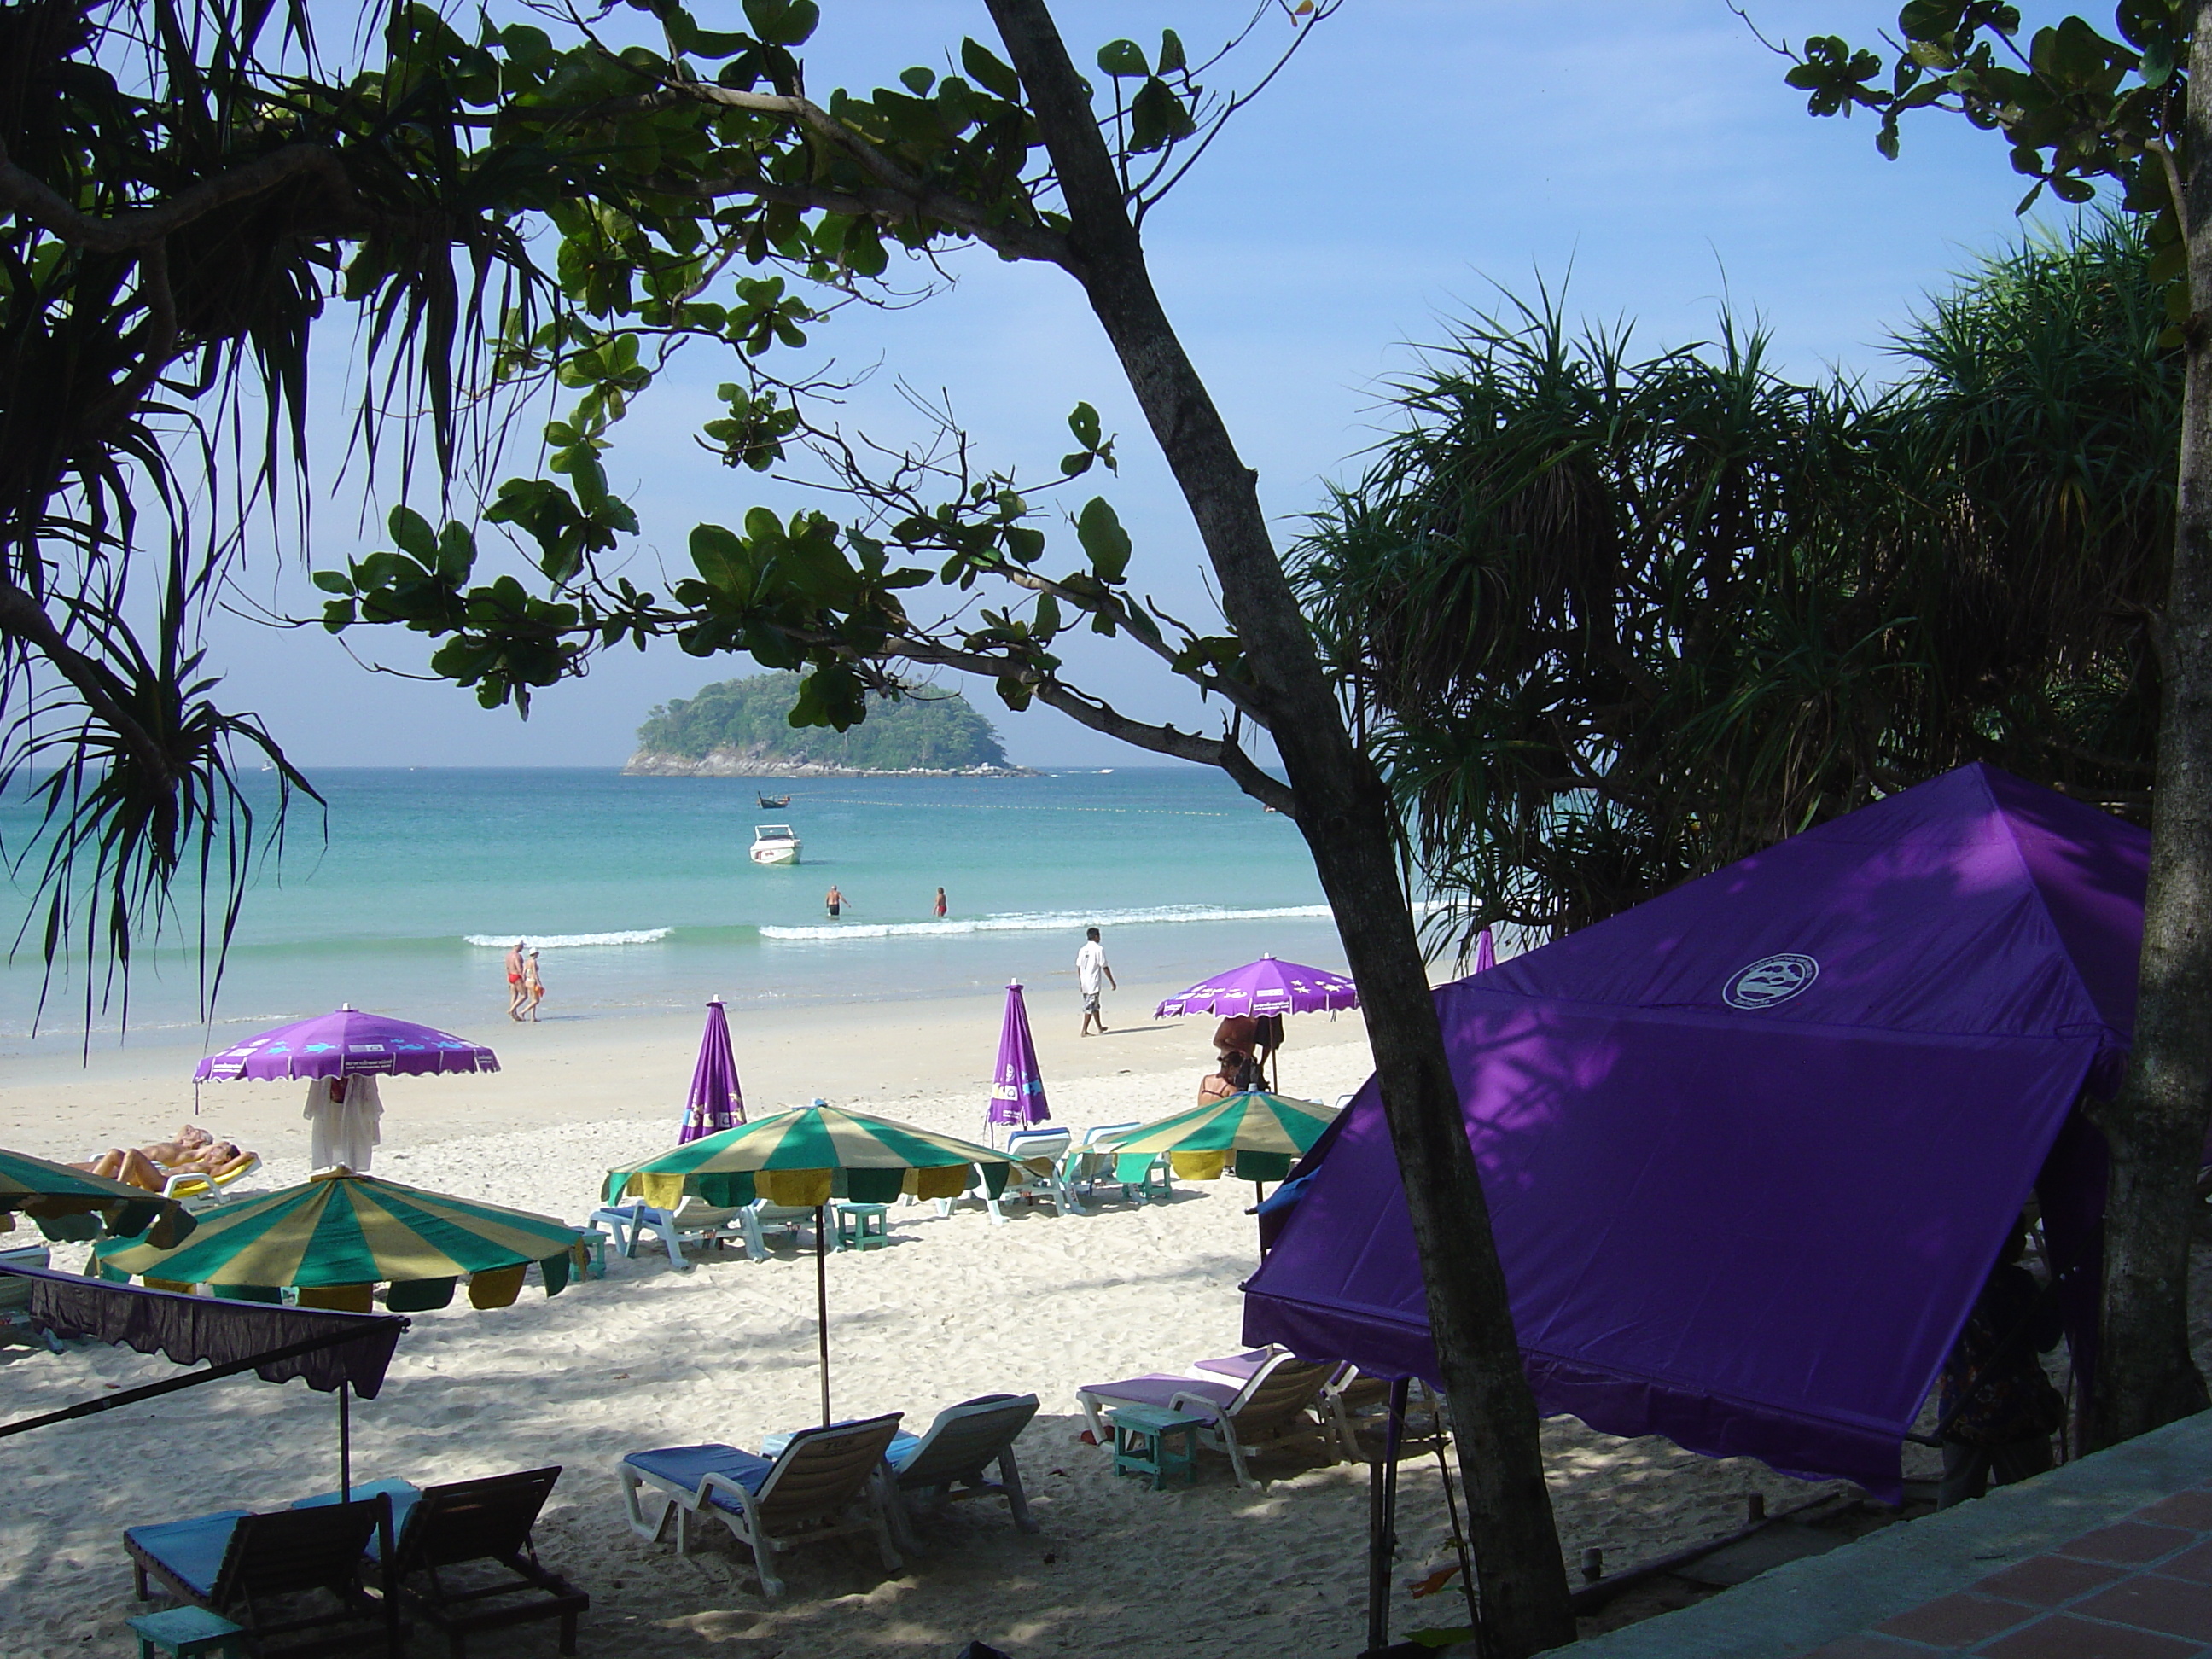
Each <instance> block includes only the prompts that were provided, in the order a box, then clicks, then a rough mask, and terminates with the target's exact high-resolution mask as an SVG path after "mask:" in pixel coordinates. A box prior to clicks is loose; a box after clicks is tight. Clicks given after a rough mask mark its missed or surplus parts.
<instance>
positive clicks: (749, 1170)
mask: <svg viewBox="0 0 2212 1659" xmlns="http://www.w3.org/2000/svg"><path fill="white" fill-rule="evenodd" d="M1013 1164H1014V1160H1013V1159H1012V1158H1008V1157H1007V1156H1006V1154H1005V1153H1004V1152H996V1151H994V1150H993V1149H992V1148H990V1147H988V1146H977V1145H976V1144H975V1142H974V1141H972V1140H963V1139H960V1137H959V1136H957V1135H941V1134H939V1133H936V1132H935V1131H934V1130H931V1129H917V1128H915V1127H914V1125H912V1124H911V1123H898V1122H895V1121H892V1120H891V1119H890V1118H887V1117H875V1116H872V1115H870V1114H868V1113H866V1112H848V1111H845V1110H843V1109H841V1108H838V1107H835V1106H831V1105H829V1104H827V1103H824V1102H822V1101H819V1100H817V1101H816V1102H815V1103H813V1104H812V1105H811V1106H807V1107H803V1108H801V1109H799V1110H797V1111H791V1112H778V1113H776V1114H775V1115H774V1116H773V1117H763V1118H758V1119H756V1120H755V1121H752V1122H750V1123H740V1124H739V1125H738V1127H736V1128H734V1129H725V1130H723V1131H722V1132H721V1133H719V1134H711V1135H705V1136H702V1137H701V1138H700V1139H697V1140H690V1141H686V1142H684V1145H682V1146H672V1147H671V1148H670V1149H669V1150H668V1151H666V1152H660V1153H658V1154H656V1155H655V1156H653V1157H652V1158H647V1159H646V1160H645V1161H644V1162H643V1163H641V1164H633V1165H631V1166H630V1167H629V1169H626V1170H608V1171H607V1184H606V1196H607V1201H608V1202H609V1203H610V1204H612V1203H616V1202H618V1201H619V1200H623V1199H624V1198H629V1199H631V1200H635V1201H637V1202H641V1203H644V1204H647V1205H650V1206H652V1207H653V1208H654V1209H657V1210H672V1209H674V1208H675V1207H676V1206H677V1204H678V1201H680V1200H682V1198H683V1196H684V1194H686V1193H690V1194H695V1195H696V1196H697V1197H698V1198H699V1199H701V1200H703V1201H704V1202H706V1203H708V1204H712V1205H714V1206H717V1207H718V1208H726V1207H730V1206H736V1205H739V1204H750V1203H751V1202H753V1201H754V1200H756V1199H760V1200H765V1201H766V1202H768V1203H770V1204H784V1205H789V1206H793V1208H809V1207H811V1209H812V1210H813V1212H814V1318H815V1330H816V1346H817V1348H818V1349H819V1351H820V1355H821V1364H822V1420H823V1422H824V1423H825V1424H826V1423H828V1422H829V1268H828V1267H827V1266H825V1265H824V1261H823V1252H824V1249H825V1243H824V1237H825V1235H826V1234H827V1233H828V1231H829V1226H828V1218H827V1216H826V1215H825V1214H824V1213H823V1211H824V1209H825V1207H826V1206H828V1205H829V1202H830V1201H831V1200H833V1199H841V1198H842V1199H843V1200H846V1201H847V1202H848V1203H852V1204H888V1203H890V1201H891V1200H893V1199H895V1198H897V1197H899V1196H901V1195H902V1194H903V1195H905V1196H907V1197H909V1198H957V1197H959V1196H960V1194H963V1193H964V1192H966V1191H967V1190H968V1188H969V1183H970V1182H972V1181H973V1180H974V1179H975V1177H974V1176H973V1175H972V1174H971V1173H970V1171H971V1170H975V1169H981V1170H982V1172H983V1182H984V1185H985V1186H986V1188H987V1189H988V1190H989V1192H990V1194H991V1196H992V1197H994V1198H996V1197H997V1196H998V1195H999V1194H1000V1193H1001V1192H1002V1191H1004V1190H1005V1188H1006V1177H1007V1176H1008V1174H1009V1173H1011V1171H1012V1168H1013ZM1046 1167H1049V1165H1047V1166H1046Z"/></svg>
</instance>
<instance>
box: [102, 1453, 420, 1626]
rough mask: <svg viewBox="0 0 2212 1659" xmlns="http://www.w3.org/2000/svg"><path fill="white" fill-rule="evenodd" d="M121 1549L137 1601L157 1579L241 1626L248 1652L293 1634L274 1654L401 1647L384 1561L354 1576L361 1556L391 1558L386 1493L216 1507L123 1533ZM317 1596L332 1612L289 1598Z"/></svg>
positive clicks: (175, 1593)
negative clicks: (280, 1505)
mask: <svg viewBox="0 0 2212 1659" xmlns="http://www.w3.org/2000/svg"><path fill="white" fill-rule="evenodd" d="M123 1547H124V1548H125V1550H127V1551H128V1552H129V1553H130V1555H131V1572H132V1576H133V1577H134V1578H135V1580H136V1581H137V1592H138V1599H139V1600H140V1601H147V1600H149V1596H150V1591H149V1580H159V1581H160V1583H161V1585H162V1586H163V1587H164V1588H165V1589H167V1590H168V1592H169V1593H170V1594H171V1595H173V1596H174V1597H175V1598H176V1599H177V1600H179V1601H189V1602H191V1604H192V1605H193V1606H195V1607H205V1608H206V1609H207V1610H208V1611H209V1612H210V1613H217V1614H220V1615H221V1616H222V1617H223V1618H225V1619H228V1620H231V1621H232V1622H233V1623H234V1624H237V1625H239V1626H242V1627H243V1628H244V1629H245V1631H246V1640H247V1641H248V1642H249V1643H250V1644H252V1647H253V1650H254V1651H256V1652H259V1651H261V1650H263V1648H264V1645H265V1644H268V1643H269V1642H270V1639H271V1638H280V1637H281V1638H301V1639H300V1640H298V1641H296V1642H295V1641H293V1640H289V1639H287V1640H285V1641H284V1642H283V1644H282V1645H281V1648H280V1651H282V1652H283V1653H284V1654H286V1655H287V1656H289V1655H293V1654H308V1653H331V1652H336V1651H337V1650H340V1649H341V1648H358V1647H362V1646H366V1645H371V1644H374V1645H380V1646H382V1647H383V1648H384V1649H385V1650H386V1652H387V1653H388V1654H389V1655H391V1656H392V1659H398V1655H399V1653H400V1652H401V1650H402V1648H403V1646H404V1642H405V1639H406V1629H405V1626H403V1625H402V1624H401V1623H400V1620H399V1601H398V1597H397V1596H395V1595H393V1594H392V1572H391V1569H390V1567H389V1565H386V1566H382V1567H378V1568H374V1569H372V1570H371V1571H370V1572H368V1574H366V1575H365V1574H364V1572H363V1571H362V1569H363V1565H364V1564H363V1562H362V1557H363V1556H364V1555H367V1556H368V1557H369V1558H370V1559H371V1560H373V1561H378V1562H383V1563H389V1562H390V1561H391V1559H392V1498H391V1495H390V1494H389V1493H388V1492H376V1493H375V1494H374V1496H371V1497H367V1498H357V1499H356V1500H355V1501H354V1502H352V1503H350V1504H323V1505H320V1506H319V1507H317V1508H314V1509H311V1510H275V1511H273V1512H271V1513H269V1514H265V1515H257V1514H254V1513H252V1511H250V1510H221V1511H219V1512H217V1513H216V1514H214V1515H203V1516H195V1517H194V1518H193V1519H191V1520H190V1521H165V1522H159V1523H158V1524H155V1525H153V1526H147V1527H131V1528H126V1529H125V1532H124V1534H123ZM365 1576H366V1577H374V1578H375V1579H377V1580H378V1581H379V1584H380V1594H378V1595H369V1594H368V1593H367V1592H366V1591H365V1590H364V1589H362V1578H363V1577H365ZM312 1595H324V1596H328V1597H329V1598H331V1600H334V1601H336V1602H337V1607H336V1609H335V1610H331V1608H329V1607H327V1606H318V1607H316V1610H314V1611H313V1612H302V1611H301V1607H300V1605H299V1602H298V1601H296V1600H295V1598H299V1597H306V1596H312Z"/></svg>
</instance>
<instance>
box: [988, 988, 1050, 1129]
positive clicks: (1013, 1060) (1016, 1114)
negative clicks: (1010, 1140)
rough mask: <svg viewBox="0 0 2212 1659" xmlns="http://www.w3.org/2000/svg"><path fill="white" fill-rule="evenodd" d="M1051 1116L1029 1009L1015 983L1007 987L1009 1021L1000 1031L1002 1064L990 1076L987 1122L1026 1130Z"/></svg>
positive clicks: (1020, 989) (1000, 1061) (1007, 1016)
mask: <svg viewBox="0 0 2212 1659" xmlns="http://www.w3.org/2000/svg"><path fill="white" fill-rule="evenodd" d="M1051 1115H1052V1111H1051V1109H1050V1108H1049V1107H1048V1106H1047V1105H1046V1104H1045V1099H1044V1079H1043V1077H1042V1075H1041V1074H1040V1073H1038V1071H1037V1057H1036V1041H1035V1040H1034V1039H1033V1038H1031V1036H1030V1011H1029V1006H1028V1005H1027V1004H1026V1003H1024V1001H1023V1000H1022V987H1021V981H1019V980H1016V981H1012V983H1010V984H1009V985H1008V986H1007V987H1006V1023H1005V1024H1003V1025H1001V1026H1000V1028H999V1064H998V1067H997V1069H996V1070H994V1072H993V1073H991V1108H990V1110H989V1111H988V1112H987V1113H985V1114H984V1121H986V1122H989V1123H1006V1124H1012V1125H1013V1126H1014V1127H1018V1128H1024V1129H1025V1128H1027V1127H1030V1125H1031V1124H1034V1123H1042V1122H1043V1121H1045V1119H1047V1118H1048V1117H1050V1116H1051Z"/></svg>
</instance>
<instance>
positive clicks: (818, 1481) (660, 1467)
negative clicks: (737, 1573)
mask: <svg viewBox="0 0 2212 1659" xmlns="http://www.w3.org/2000/svg"><path fill="white" fill-rule="evenodd" d="M898 1424H899V1413H896V1412H893V1413H890V1415H889V1416H888V1417H872V1418H868V1419H866V1420H864V1421H861V1422H857V1423H833V1424H831V1425H829V1426H828V1427H826V1428H819V1429H802V1430H801V1431H799V1433H797V1434H794V1435H793V1436H792V1437H791V1440H790V1442H789V1443H788V1444H787V1445H786V1446H785V1447H784V1448H783V1449H782V1451H781V1453H779V1454H778V1455H777V1456H776V1457H775V1460H774V1461H773V1462H771V1461H770V1460H769V1459H768V1458H765V1457H756V1456H755V1455H753V1454H752V1453H750V1452H746V1451H740V1450H738V1449H737V1448H736V1447H735V1446H724V1445H719V1444H708V1445H703V1446H671V1447H669V1448H667V1449H665V1450H662V1451H649V1452H632V1453H631V1454H630V1455H629V1456H627V1457H625V1458H623V1460H622V1462H619V1463H617V1465H616V1466H615V1474H616V1475H617V1478H618V1479H619V1480H621V1481H622V1488H623V1504H624V1505H625V1506H626V1507H627V1509H628V1510H629V1525H630V1530H631V1531H633V1532H635V1534H637V1535H638V1536H639V1537H641V1538H645V1539H650V1540H652V1541H654V1542H656V1543H657V1542H659V1540H660V1537H661V1535H662V1534H663V1533H665V1531H666V1530H667V1527H668V1517H669V1516H671V1515H673V1516H675V1517H676V1550H677V1553H678V1554H679V1555H680V1554H684V1553H686V1552H687V1551H688V1550H689V1549H690V1535H689V1527H690V1519H691V1517H692V1516H695V1515H701V1516H709V1517H711V1518H713V1519H714V1520H717V1521H720V1522H721V1523H722V1524H723V1525H724V1526H726V1527H727V1528H729V1529H730V1530H731V1532H732V1533H733V1534H736V1536H737V1539H738V1542H739V1543H741V1544H744V1545H746V1546H747V1547H750V1549H751V1551H752V1553H753V1561H754V1563H755V1565H757V1567H758V1569H759V1571H760V1581H761V1593H762V1594H763V1595H765V1596H767V1597H768V1599H769V1601H775V1600H776V1599H778V1598H779V1597H781V1595H782V1594H783V1580H782V1579H781V1577H778V1576H777V1573H776V1571H775V1558H776V1554H777V1553H778V1552H779V1551H782V1550H787V1549H790V1548H792V1547H794V1546H796V1545H799V1544H811V1543H813V1542H815V1541H817V1540H819V1539H824V1538H845V1537H851V1536H854V1535H855V1534H868V1535H870V1536H872V1537H873V1538H874V1539H875V1541H876V1548H877V1550H878V1553H880V1554H881V1555H882V1557H883V1562H884V1568H885V1570H886V1571H892V1572H896V1571H898V1569H899V1566H900V1565H901V1563H900V1560H899V1556H898V1552H897V1550H896V1549H895V1548H894V1547H892V1538H891V1522H890V1505H891V1502H892V1499H891V1498H890V1491H889V1486H888V1483H887V1482H886V1481H885V1480H884V1453H885V1452H886V1451H888V1450H889V1449H890V1444H891V1440H892V1438H893V1437H894V1436H896V1434H897V1433H898ZM646 1486H651V1487H653V1489H654V1490H655V1491H656V1492H659V1493H660V1494H661V1495H662V1496H663V1498H664V1499H665V1501H664V1503H663V1504H662V1506H661V1510H660V1513H659V1515H658V1516H655V1517H653V1520H652V1521H650V1522H648V1521H647V1519H646V1518H645V1513H644V1510H643V1507H642V1506H641V1504H639V1502H638V1493H639V1492H640V1491H641V1489H642V1488H643V1487H646Z"/></svg>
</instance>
